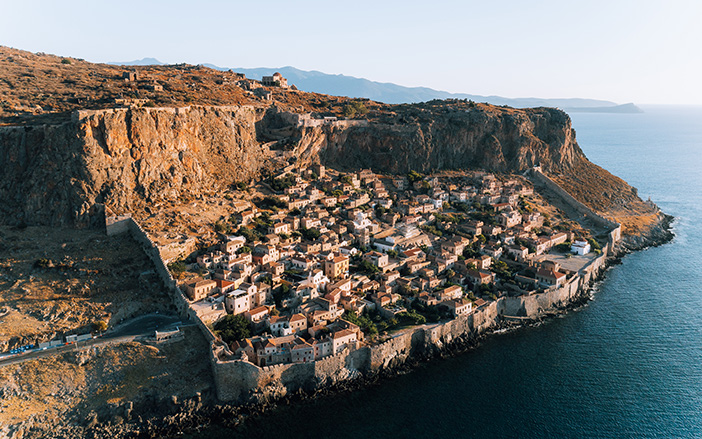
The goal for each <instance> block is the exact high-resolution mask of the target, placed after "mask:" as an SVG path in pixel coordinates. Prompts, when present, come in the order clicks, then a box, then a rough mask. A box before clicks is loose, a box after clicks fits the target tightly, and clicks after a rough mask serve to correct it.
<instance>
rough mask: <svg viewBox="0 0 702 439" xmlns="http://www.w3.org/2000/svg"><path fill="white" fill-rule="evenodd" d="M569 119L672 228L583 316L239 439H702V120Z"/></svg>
mask: <svg viewBox="0 0 702 439" xmlns="http://www.w3.org/2000/svg"><path fill="white" fill-rule="evenodd" d="M644 111H645V113H643V114H587V113H576V114H573V115H571V116H572V120H573V126H574V128H575V129H576V131H577V139H578V143H579V144H580V147H581V148H582V150H583V151H584V152H585V154H586V155H587V156H588V158H589V159H590V160H591V161H593V162H594V163H596V164H598V165H600V166H602V167H604V168H606V169H607V170H609V171H610V172H612V173H614V174H615V175H617V176H619V177H622V178H623V179H625V180H626V181H627V182H629V183H630V184H632V185H633V186H635V187H637V188H638V190H639V195H640V196H641V197H642V198H644V199H646V198H648V197H649V196H650V197H651V199H652V200H653V201H654V202H656V203H657V204H658V205H659V206H660V207H661V209H663V211H665V212H666V213H669V214H671V215H674V216H675V217H676V221H675V223H674V232H675V234H676V238H675V239H674V240H673V241H672V242H671V243H669V244H667V245H664V246H661V247H658V248H651V249H648V250H645V251H641V252H638V253H634V254H631V255H628V256H626V257H625V258H624V259H623V264H622V265H619V266H615V267H614V268H612V269H610V270H609V271H608V273H607V275H606V277H605V279H604V280H603V281H602V282H600V283H599V284H598V285H597V288H596V292H595V294H594V299H593V300H592V301H591V302H590V303H588V304H587V305H586V306H584V307H582V308H581V309H579V310H577V311H573V312H571V313H569V314H567V315H565V316H562V317H560V318H557V319H554V320H551V321H549V322H547V323H545V324H542V325H541V326H538V327H532V328H523V329H519V330H517V331H514V332H509V333H504V334H500V335H495V336H492V337H490V338H489V339H488V340H486V341H484V342H483V343H482V344H481V345H480V346H479V347H478V348H477V349H476V350H473V351H471V352H468V353H465V354H462V355H459V356H456V357H454V358H450V359H446V360H436V361H433V362H430V363H427V364H424V365H422V366H421V367H419V368H418V369H416V370H414V371H412V372H411V373H408V374H405V375H402V376H399V377H396V378H393V379H389V380H386V381H384V382H382V383H381V384H380V385H376V386H372V387H370V388H366V389H363V390H358V391H353V392H350V393H346V394H340V395H335V396H331V397H325V398H321V399H317V400H314V401H308V402H304V403H296V404H294V405H289V406H284V407H280V408H278V409H276V410H274V411H271V412H269V413H266V414H265V415H263V416H259V417H256V418H253V419H250V420H248V421H246V422H245V424H244V425H243V427H242V428H238V429H236V430H223V429H220V428H216V427H213V428H211V429H209V430H207V431H205V432H202V433H201V434H199V435H197V437H207V438H229V437H255V438H261V439H263V438H276V439H277V438H281V437H284V438H313V437H314V438H317V437H319V438H327V437H329V438H337V439H346V438H348V439H359V438H385V439H390V438H473V437H475V438H701V437H702V270H701V269H700V264H701V263H702V207H701V206H702V107H665V106H661V107H653V106H652V107H644Z"/></svg>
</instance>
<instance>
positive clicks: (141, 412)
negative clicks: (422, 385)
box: [0, 214, 675, 439]
mask: <svg viewBox="0 0 702 439" xmlns="http://www.w3.org/2000/svg"><path fill="white" fill-rule="evenodd" d="M674 220H675V218H674V217H672V216H670V215H666V214H661V219H660V221H659V223H658V224H657V225H656V226H654V227H652V228H651V229H650V230H649V231H647V232H646V233H643V234H641V235H638V236H625V237H624V238H623V240H622V241H621V243H620V244H619V245H618V246H617V248H616V249H615V254H614V255H613V256H611V257H609V258H607V261H606V266H605V269H603V270H602V271H601V272H600V273H599V275H598V276H597V277H596V278H595V279H594V280H593V281H592V282H591V283H590V286H589V288H587V289H586V290H584V291H582V292H581V293H580V294H579V295H578V297H577V299H576V300H574V301H571V302H570V303H569V304H568V305H567V306H564V307H562V308H559V309H557V310H555V311H552V312H549V313H546V314H544V315H541V316H540V317H538V318H535V319H525V320H524V321H521V322H507V321H504V320H503V321H502V322H500V324H499V325H497V326H496V327H493V328H491V329H490V330H488V331H486V332H484V333H481V334H478V335H475V334H467V335H464V336H461V337H457V338H455V339H454V340H452V341H451V342H450V343H446V344H445V345H443V346H442V347H441V348H437V347H432V349H430V350H428V351H427V352H421V353H419V354H417V355H414V356H411V357H410V358H408V359H407V360H406V361H397V362H391V364H390V365H389V366H388V367H386V368H383V369H382V370H380V371H379V372H376V373H373V374H370V375H365V376H360V377H358V378H356V379H353V380H343V381H340V382H337V383H333V384H329V385H327V386H324V387H322V388H320V389H318V390H315V391H313V392H305V391H302V390H301V391H297V392H294V393H292V394H288V395H286V396H284V397H282V398H278V399H276V400H272V399H271V398H264V399H263V400H262V401H261V402H258V403H251V404H245V405H233V404H222V403H219V402H218V401H217V400H216V397H215V395H214V392H212V393H207V394H200V393H198V394H196V395H195V396H194V397H192V398H189V399H183V400H179V399H178V398H176V397H172V398H171V399H170V400H167V401H157V400H155V399H151V400H149V401H135V402H130V403H127V404H126V405H125V404H122V405H120V406H115V407H106V411H105V412H104V413H100V414H99V415H98V414H96V413H90V414H89V415H88V416H87V417H86V418H85V420H84V423H83V425H71V426H65V425H64V426H57V427H55V428H53V429H50V430H46V429H45V428H41V427H39V425H37V423H36V422H33V421H32V420H29V421H27V422H26V423H24V424H23V425H21V426H18V427H19V428H15V429H13V430H11V431H0V438H3V437H7V438H13V439H16V438H22V437H52V438H58V437H60V438H70V439H73V438H76V439H78V438H92V439H102V438H105V439H107V438H168V437H182V436H183V434H197V432H198V431H200V430H202V429H205V428H208V427H211V426H218V427H221V428H240V427H241V426H242V424H243V423H244V421H245V420H247V419H249V418H251V417H255V416H258V415H260V414H262V413H264V412H267V411H269V410H272V409H275V408H276V407H280V406H285V405H291V404H296V403H299V402H301V401H304V400H308V399H311V398H319V397H325V396H329V395H334V394H339V393H344V392H350V391H353V390H357V389H362V388H366V387H368V386H373V385H380V384H382V382H384V381H385V380H387V379H389V378H392V377H395V376H398V375H402V374H405V373H409V372H411V371H412V370H413V369H415V368H416V367H417V366H419V365H420V364H423V363H425V362H427V361H430V360H432V359H436V358H449V357H452V356H456V355H460V354H462V353H465V352H468V351H471V350H473V349H475V348H476V347H478V346H479V345H480V343H481V342H482V341H483V340H484V339H486V338H487V337H490V336H492V335H493V334H495V333H502V332H504V331H512V330H517V329H520V328H524V327H529V326H534V325H538V324H541V323H542V322H544V321H547V320H550V319H553V318H555V317H558V316H561V315H564V314H566V313H568V312H570V311H572V310H575V309H578V308H581V307H582V306H584V305H586V304H587V303H588V302H589V301H590V300H592V289H593V286H594V283H595V282H597V281H599V280H601V279H602V278H603V277H604V276H605V275H606V271H607V269H609V268H610V267H612V266H614V265H618V264H621V263H622V258H623V257H624V256H626V255H627V254H629V253H633V252H635V251H640V250H644V249H646V248H649V247H657V246H660V245H663V244H666V243H668V242H670V241H671V240H672V239H673V238H674V234H673V232H672V231H671V228H672V224H673V222H674ZM157 407H158V409H156V408H157ZM125 410H126V411H125ZM100 419H103V420H106V421H103V422H100ZM35 434H39V436H35Z"/></svg>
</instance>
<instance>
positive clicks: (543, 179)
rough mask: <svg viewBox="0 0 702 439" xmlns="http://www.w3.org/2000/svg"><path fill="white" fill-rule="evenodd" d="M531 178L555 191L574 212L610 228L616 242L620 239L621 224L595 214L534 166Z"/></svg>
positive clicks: (611, 235)
mask: <svg viewBox="0 0 702 439" xmlns="http://www.w3.org/2000/svg"><path fill="white" fill-rule="evenodd" d="M531 175H532V176H533V178H534V179H535V180H536V181H538V182H539V183H541V184H543V185H544V186H546V187H547V188H549V189H550V190H552V191H553V192H555V193H556V194H557V195H558V196H559V197H561V199H562V200H563V201H564V202H565V203H566V204H567V205H568V206H570V207H571V208H573V209H574V210H575V211H576V212H579V213H580V214H582V215H584V216H586V217H587V218H588V219H589V220H590V221H592V222H593V223H594V224H595V225H597V226H598V227H603V228H605V229H608V230H611V232H610V237H611V238H612V239H614V242H617V241H619V240H620V239H621V225H620V224H618V223H615V222H614V221H610V220H608V219H607V218H605V217H603V216H602V215H599V214H597V213H596V212H595V211H593V210H592V209H590V208H589V207H587V206H586V205H584V204H583V203H581V202H580V201H578V200H576V199H575V198H573V196H572V195H570V194H569V193H568V192H566V190H565V189H563V188H562V187H560V186H559V185H558V184H557V183H556V182H555V181H553V180H551V179H550V178H548V177H547V176H546V174H544V173H543V172H541V170H539V169H538V168H534V169H532V171H531Z"/></svg>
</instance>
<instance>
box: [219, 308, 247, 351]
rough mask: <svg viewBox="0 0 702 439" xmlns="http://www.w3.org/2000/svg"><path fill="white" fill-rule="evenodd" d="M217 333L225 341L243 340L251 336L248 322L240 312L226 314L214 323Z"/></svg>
mask: <svg viewBox="0 0 702 439" xmlns="http://www.w3.org/2000/svg"><path fill="white" fill-rule="evenodd" d="M214 329H215V334H217V335H218V336H219V337H220V338H221V339H222V340H223V341H224V342H225V343H227V344H229V343H232V342H235V341H239V340H243V339H245V338H247V337H250V336H251V331H250V330H249V322H247V321H246V319H245V318H244V316H243V315H242V314H237V315H231V314H229V315H227V316H225V317H224V318H223V319H221V320H220V321H218V322H217V323H215V325H214Z"/></svg>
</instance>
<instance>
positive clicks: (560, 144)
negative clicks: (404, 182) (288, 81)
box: [300, 102, 584, 174]
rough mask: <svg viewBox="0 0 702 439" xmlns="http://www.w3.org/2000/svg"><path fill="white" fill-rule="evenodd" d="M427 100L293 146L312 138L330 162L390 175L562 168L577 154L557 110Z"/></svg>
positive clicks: (565, 120) (580, 155)
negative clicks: (460, 170) (454, 170)
mask: <svg viewBox="0 0 702 439" xmlns="http://www.w3.org/2000/svg"><path fill="white" fill-rule="evenodd" d="M427 105H428V104H424V105H417V106H408V107H407V109H405V110H403V111H401V112H398V114H397V115H395V116H394V117H392V118H390V119H389V120H384V121H380V122H378V123H371V124H369V125H367V126H355V127H335V126H334V125H330V126H325V127H320V128H305V129H304V132H303V133H302V136H301V139H302V140H303V142H301V143H300V147H301V148H304V147H306V146H307V145H306V144H305V142H304V141H305V140H308V139H314V142H313V143H311V144H312V145H314V146H315V147H316V148H317V149H318V150H319V155H320V158H321V160H322V161H323V162H325V163H327V164H329V165H331V166H334V167H337V168H342V169H344V168H348V169H353V168H359V167H360V168H371V169H373V170H375V171H379V172H390V173H398V174H399V173H405V172H409V171H410V170H416V171H420V172H430V171H432V170H437V169H480V168H482V169H489V170H493V171H500V172H513V171H523V170H526V169H528V168H530V167H532V166H535V165H541V166H542V167H544V168H545V169H546V170H551V169H553V170H563V169H568V168H569V167H571V166H572V164H573V163H574V162H576V161H577V160H581V159H583V158H584V155H583V153H582V151H581V150H580V148H579V147H578V144H577V142H576V141H575V131H574V130H573V129H572V128H571V123H570V118H569V117H568V115H567V114H565V113H564V112H562V111H560V110H556V109H552V108H538V109H527V110H515V109H512V108H500V107H493V106H488V105H473V106H469V104H468V103H464V102H452V103H442V104H441V105H439V104H436V106H432V107H430V108H429V109H426V106H427ZM310 131H312V132H310ZM315 131H316V132H315Z"/></svg>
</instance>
